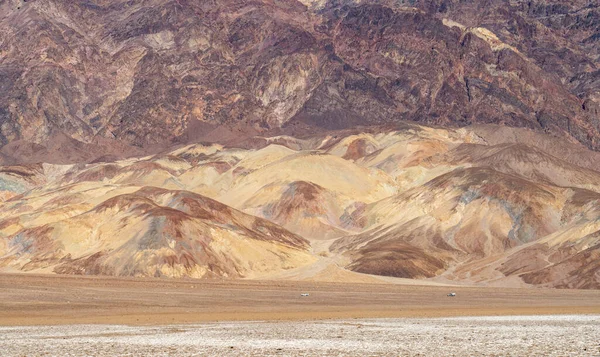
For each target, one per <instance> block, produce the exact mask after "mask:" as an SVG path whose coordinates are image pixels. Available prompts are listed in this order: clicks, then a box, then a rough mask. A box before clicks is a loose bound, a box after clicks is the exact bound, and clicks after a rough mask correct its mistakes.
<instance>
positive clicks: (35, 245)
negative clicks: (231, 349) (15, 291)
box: [0, 184, 314, 278]
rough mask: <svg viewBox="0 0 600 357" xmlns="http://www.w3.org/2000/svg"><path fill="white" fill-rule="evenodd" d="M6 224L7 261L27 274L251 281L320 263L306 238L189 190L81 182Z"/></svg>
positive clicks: (20, 203)
mask: <svg viewBox="0 0 600 357" xmlns="http://www.w3.org/2000/svg"><path fill="white" fill-rule="evenodd" d="M97 202H100V203H97ZM26 203H27V204H26ZM6 217H10V218H6ZM2 218H4V219H3V220H2V223H1V225H2V231H3V233H4V234H5V236H4V237H3V240H2V245H0V257H2V258H0V265H2V266H4V267H5V268H12V269H19V270H23V271H34V272H35V271H42V272H49V271H52V272H55V273H60V274H85V275H116V276H166V277H194V278H211V277H230V278H240V277H245V278H251V277H257V276H261V274H266V273H270V272H273V271H279V270H283V269H290V268H295V267H297V266H301V265H303V264H307V263H310V262H312V261H313V260H314V259H313V258H312V257H311V256H310V255H309V254H308V253H307V251H306V249H307V247H308V242H307V241H306V240H304V239H303V238H301V237H299V236H297V235H294V234H292V233H290V232H288V231H286V230H285V229H283V228H281V227H279V226H277V225H275V224H273V223H271V222H269V221H266V220H264V219H260V218H256V217H252V216H248V215H246V214H243V213H241V212H239V211H236V210H235V209H232V208H230V207H228V206H225V205H223V204H221V203H218V202H216V201H213V200H211V199H208V198H206V197H203V196H200V195H197V194H193V193H191V192H188V191H170V190H166V189H159V188H152V187H145V188H141V189H138V188H135V187H132V186H128V187H123V188H116V187H114V186H113V187H111V186H102V185H93V186H90V185H89V184H80V185H75V186H68V187H65V188H61V189H58V190H56V191H51V192H44V193H43V194H35V193H31V194H30V195H28V196H25V197H24V198H22V199H18V200H13V201H10V202H9V203H7V204H5V205H4V206H3V213H2Z"/></svg>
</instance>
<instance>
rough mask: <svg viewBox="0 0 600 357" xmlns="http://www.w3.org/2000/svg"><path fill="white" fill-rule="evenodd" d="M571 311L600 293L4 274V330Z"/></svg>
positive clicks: (0, 298) (0, 294)
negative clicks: (452, 296) (94, 325)
mask: <svg viewBox="0 0 600 357" xmlns="http://www.w3.org/2000/svg"><path fill="white" fill-rule="evenodd" d="M450 291H453V292H456V294H457V296H456V297H454V298H450V297H447V296H446V295H447V293H448V292H450ZM302 293H308V294H310V295H309V296H307V297H302V296H300V294H302ZM566 314H600V291H596V290H550V289H536V288H527V289H520V288H484V287H455V286H452V287H450V286H419V285H400V284H349V283H340V284H337V283H323V282H318V283H317V282H288V281H243V280H242V281H240V280H238V281H216V280H215V281H206V280H192V279H190V280H167V279H133V278H109V277H79V276H56V275H48V276H43V275H24V274H14V275H10V274H3V275H0V325H3V326H11V325H12V326H24V325H68V324H116V325H168V324H187V323H198V322H210V321H256V320H262V321H272V320H322V319H349V318H407V317H408V318H410V317H412V318H423V317H452V316H497V315H566Z"/></svg>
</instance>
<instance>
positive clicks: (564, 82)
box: [0, 0, 600, 163]
mask: <svg viewBox="0 0 600 357" xmlns="http://www.w3.org/2000/svg"><path fill="white" fill-rule="evenodd" d="M599 31H600V5H599V4H598V3H597V2H596V1H590V0H571V1H562V0H561V1H559V0H535V1H519V0H513V1H509V0H490V1H478V0H461V1H458V0H410V1H408V0H407V1H403V0H402V1H401V0H370V1H358V0H356V1H350V0H330V1H322V0H320V1H309V0H303V1H302V2H300V1H296V0H282V1H268V0H258V1H247V0H220V1H191V0H170V1H163V0H160V1H159V0H144V1H135V2H132V1H123V0H110V1H109V0H102V1H100V0H98V1H93V2H90V1H68V2H65V1H56V0H28V1H25V0H6V1H3V2H2V3H0V33H2V37H1V38H0V146H2V148H1V149H0V160H2V161H3V162H5V163H19V162H21V163H22V162H40V161H45V162H49V161H51V162H57V163H58V162H60V163H69V162H73V161H78V162H85V161H90V160H93V159H95V158H98V157H100V156H105V155H110V156H111V157H123V156H128V155H135V154H139V153H140V152H149V151H155V152H156V151H157V150H159V149H161V148H165V147H168V146H170V145H172V144H174V143H185V142H197V141H199V140H205V141H206V140H208V141H211V142H220V143H229V144H232V143H236V144H238V143H239V142H240V141H243V140H244V139H246V138H248V137H252V136H254V135H256V134H257V133H262V134H265V133H286V134H292V135H295V136H297V135H300V134H306V133H309V134H310V133H315V132H318V131H319V130H322V128H326V129H342V128H351V127H355V126H357V125H363V126H369V125H381V124H386V123H397V122H399V121H402V120H409V121H417V122H421V123H428V124H436V125H449V126H465V125H469V124H473V123H496V124H502V125H507V126H513V127H526V128H531V129H533V130H537V131H545V132H548V133H551V134H552V135H555V136H559V137H566V138H569V139H572V140H575V141H579V142H581V143H583V144H584V145H586V146H587V147H589V148H591V149H598V148H600V141H599V140H600V111H599V110H600V107H599V105H600V94H599V93H600V80H599V78H600V77H599V76H600V68H598V66H599V56H600V45H599V44H600V37H599V35H598V34H599ZM320 128H321V129H320ZM57 143H59V144H57Z"/></svg>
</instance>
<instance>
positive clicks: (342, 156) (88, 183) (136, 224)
mask: <svg viewBox="0 0 600 357" xmlns="http://www.w3.org/2000/svg"><path fill="white" fill-rule="evenodd" d="M499 131H501V132H502V137H505V138H507V139H506V140H505V141H504V142H502V141H499V139H498V137H497V133H498V132H499ZM252 142H253V143H255V144H256V147H257V148H251V149H250V148H249V149H242V148H231V147H227V146H223V145H220V144H200V143H197V144H190V145H179V146H177V147H175V148H172V149H170V150H167V151H164V152H162V153H160V154H157V155H150V156H145V157H139V158H130V159H126V160H117V161H109V160H108V159H107V161H108V162H107V161H103V160H99V161H98V162H95V163H89V164H74V165H51V164H43V165H37V166H35V165H30V166H19V167H15V166H6V167H2V168H1V169H0V172H1V173H2V175H3V176H1V177H2V180H3V181H2V182H3V186H2V187H3V192H4V195H3V198H2V199H3V200H4V201H3V202H0V265H2V270H4V271H6V270H11V271H13V270H20V271H29V272H55V273H63V274H108V275H122V276H171V277H183V276H189V277H204V278H209V277H230V278H279V279H322V280H335V281H342V280H344V279H353V281H364V279H375V278H373V276H386V277H395V278H410V279H428V280H433V281H436V282H451V283H464V284H498V285H512V286H514V285H526V284H533V285H541V286H549V287H560V288H600V272H599V270H598V265H597V256H598V252H599V251H600V250H599V249H598V246H599V244H600V238H599V237H600V234H598V232H599V231H600V223H599V222H600V186H599V182H600V179H599V177H600V173H599V172H598V171H597V168H595V167H594V165H593V164H594V163H595V162H600V154H598V153H596V152H593V151H589V150H587V149H585V148H584V147H583V146H582V145H580V144H574V143H571V142H568V141H564V140H559V139H557V138H551V137H548V136H546V135H542V134H538V133H535V132H534V131H531V130H527V129H510V128H506V127H500V126H476V127H470V128H462V129H443V128H438V127H436V128H434V127H426V126H419V125H415V124H408V123H405V124H403V125H402V126H400V127H397V128H396V129H390V128H378V129H376V130H372V129H368V130H343V131H335V132H324V133H322V134H320V135H316V136H310V137H303V138H293V137H289V136H276V137H254V138H252ZM558 156H560V157H558ZM563 158H564V159H563ZM568 158H573V160H571V159H568ZM566 159H568V160H566ZM365 274H368V275H370V276H368V275H365Z"/></svg>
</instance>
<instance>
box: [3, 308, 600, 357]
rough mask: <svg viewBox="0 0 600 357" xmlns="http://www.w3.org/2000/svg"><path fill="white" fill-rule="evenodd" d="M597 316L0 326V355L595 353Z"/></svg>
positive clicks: (599, 343) (598, 348)
mask: <svg viewBox="0 0 600 357" xmlns="http://www.w3.org/2000/svg"><path fill="white" fill-rule="evenodd" d="M598 336H600V316H598V315H576V316H570V315H561V316H557V315H555V316H494V317H454V318H430V319H414V318H405V319H346V320H327V321H271V322H221V323H214V322H211V323H204V324H194V325H170V326H153V327H150V326H123V325H63V326H58V327H56V326H54V327H48V326H45V327H40V326H25V327H1V328H0V351H2V356H600V340H599V339H598Z"/></svg>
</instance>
